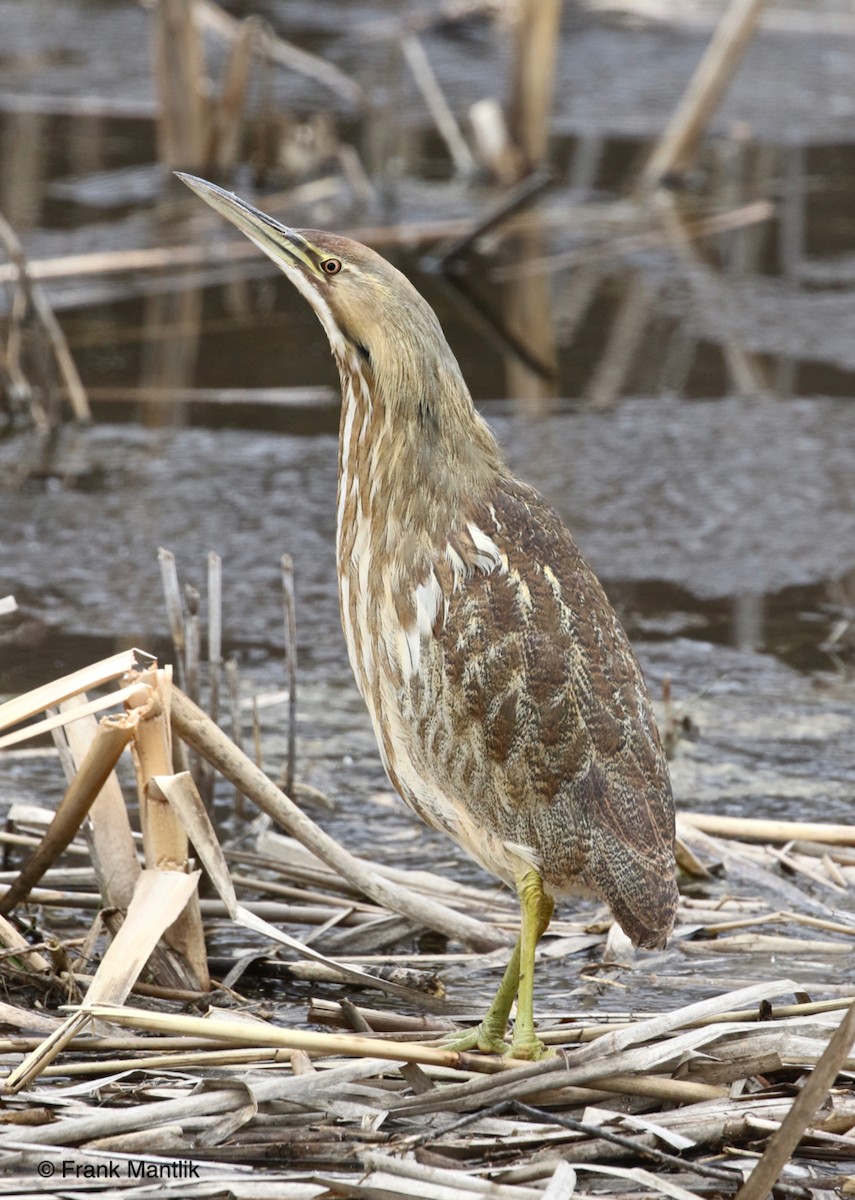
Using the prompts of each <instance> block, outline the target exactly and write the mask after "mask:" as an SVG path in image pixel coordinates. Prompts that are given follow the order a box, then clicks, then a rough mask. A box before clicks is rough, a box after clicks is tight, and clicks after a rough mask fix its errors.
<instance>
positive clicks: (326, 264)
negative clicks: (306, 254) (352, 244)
mask: <svg viewBox="0 0 855 1200" xmlns="http://www.w3.org/2000/svg"><path fill="white" fill-rule="evenodd" d="M321 270H322V271H323V272H324V274H325V275H338V273H339V271H340V270H341V259H338V258H325V259H324V261H323V262H322V263H321Z"/></svg>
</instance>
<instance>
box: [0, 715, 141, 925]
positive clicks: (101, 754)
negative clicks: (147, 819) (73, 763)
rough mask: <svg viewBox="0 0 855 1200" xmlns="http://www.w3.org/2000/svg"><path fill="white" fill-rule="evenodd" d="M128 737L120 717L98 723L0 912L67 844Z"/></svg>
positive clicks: (8, 908) (27, 889)
mask: <svg viewBox="0 0 855 1200" xmlns="http://www.w3.org/2000/svg"><path fill="white" fill-rule="evenodd" d="M131 735H132V730H130V729H128V728H127V727H126V726H125V725H124V723H123V722H122V720H121V718H115V717H114V718H109V717H108V718H105V719H104V720H103V721H101V723H100V724H99V726H98V733H97V736H96V737H95V738H94V739H93V741H92V743H91V745H90V747H89V749H88V751H87V752H86V756H85V758H84V759H83V762H82V763H81V765H80V769H79V770H78V772H77V774H76V775H75V777H74V779H73V781H72V783H71V784H70V785H69V787H68V790H67V791H66V793H65V795H64V796H63V798H62V800H61V801H60V803H59V807H58V808H57V810H56V814H55V816H54V818H53V820H52V821H51V823H50V825H49V826H48V828H47V830H46V831H45V834H44V836H43V838H42V840H41V842H40V843H39V845H38V847H37V848H36V849H35V850H34V851H33V853H32V854H31V855H30V857H29V858H28V859H27V861H26V862H25V863H24V865H23V866H22V867H21V871H20V874H19V875H18V878H17V879H16V880H15V882H14V883H13V884H12V886H11V887H10V888H9V889H8V890H7V892H6V894H5V895H4V896H3V897H2V899H0V913H4V914H5V913H8V912H10V911H11V910H12V909H13V908H14V907H15V905H16V904H18V903H19V902H20V901H21V900H23V899H24V898H25V897H26V896H27V895H28V894H29V892H30V890H31V888H32V887H33V886H34V885H35V884H36V883H38V881H39V880H40V879H41V877H42V875H44V873H45V871H46V870H47V869H48V867H50V866H51V865H52V863H54V862H55V861H56V859H57V858H58V857H59V856H60V854H62V852H63V851H64V850H65V849H66V847H67V846H68V845H69V844H70V842H71V841H72V839H73V838H74V836H75V835H76V833H77V831H78V830H79V829H80V825H81V822H82V821H83V819H84V818H85V816H86V814H87V813H88V812H89V809H90V808H91V806H92V804H93V802H94V801H95V798H96V797H97V795H98V793H99V792H100V791H101V789H102V788H103V786H104V784H105V782H106V781H107V779H108V778H109V776H110V774H111V773H112V771H113V768H114V767H115V765H116V763H117V762H118V760H119V757H120V755H121V753H122V751H123V750H124V748H125V746H126V745H127V744H128V742H129V741H130V739H131Z"/></svg>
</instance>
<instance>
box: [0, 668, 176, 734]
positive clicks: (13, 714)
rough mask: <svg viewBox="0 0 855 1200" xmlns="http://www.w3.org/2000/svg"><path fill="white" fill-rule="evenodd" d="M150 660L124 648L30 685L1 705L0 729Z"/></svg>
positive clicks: (98, 685)
mask: <svg viewBox="0 0 855 1200" xmlns="http://www.w3.org/2000/svg"><path fill="white" fill-rule="evenodd" d="M152 661H153V659H152V657H151V655H150V654H146V653H145V651H144V650H136V649H132V650H123V651H122V652H121V653H120V654H113V655H112V656H111V657H110V658H104V659H101V660H100V661H99V662H96V663H92V664H91V665H90V666H88V667H82V668H81V669H80V670H79V671H73V672H72V673H71V674H70V675H63V676H62V677H61V678H60V679H54V680H52V681H51V682H50V683H46V684H43V685H42V686H41V687H37V688H33V690H32V691H30V692H25V693H24V695H23V696H16V697H15V698H14V699H13V700H7V701H6V703H5V704H0V729H8V728H9V726H10V725H17V724H18V723H19V722H20V721H26V720H27V719H28V718H29V717H34V716H35V715H36V713H40V712H43V711H44V710H45V709H46V708H50V707H51V705H55V704H59V703H60V702H61V701H62V700H67V699H68V698H69V696H76V695H77V693H78V692H85V691H88V690H89V689H91V688H93V687H100V686H101V684H104V683H110V682H111V681H112V680H114V679H118V678H119V676H121V675H124V674H126V672H128V671H132V670H134V669H135V668H138V667H140V666H141V664H143V663H145V664H147V663H150V662H152ZM29 734H30V731H29V730H27V736H29ZM15 736H16V737H17V735H15ZM18 740H20V739H18ZM5 744H8V743H7V742H5V741H0V746H2V745H5Z"/></svg>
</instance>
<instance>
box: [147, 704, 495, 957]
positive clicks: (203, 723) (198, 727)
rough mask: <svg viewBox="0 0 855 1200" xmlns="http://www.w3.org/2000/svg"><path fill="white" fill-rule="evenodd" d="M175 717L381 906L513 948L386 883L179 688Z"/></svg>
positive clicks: (183, 731)
mask: <svg viewBox="0 0 855 1200" xmlns="http://www.w3.org/2000/svg"><path fill="white" fill-rule="evenodd" d="M171 717H172V725H173V728H174V730H175V732H176V733H177V734H178V735H179V737H181V738H183V739H184V740H185V741H186V742H187V743H188V744H189V745H190V746H192V748H193V749H194V750H196V751H197V752H198V753H199V754H201V755H202V757H203V758H206V759H207V760H208V761H209V762H210V763H211V764H212V765H213V766H215V767H216V768H217V770H218V771H220V772H221V773H222V774H223V775H224V776H225V777H226V779H228V780H230V781H231V782H232V783H233V784H234V785H235V786H236V787H239V788H240V790H241V791H242V792H244V793H245V794H246V795H247V796H249V797H250V798H251V799H252V800H253V801H254V803H255V804H257V805H258V807H259V808H260V809H261V810H262V811H263V812H266V813H267V814H268V815H269V816H270V817H272V818H273V820H274V821H276V822H277V823H278V824H279V825H280V826H282V828H284V829H286V830H287V831H288V832H289V833H290V834H292V836H293V837H295V838H297V839H298V841H300V842H301V843H302V844H303V845H304V846H305V847H306V848H307V849H309V850H311V851H312V852H313V853H314V854H316V855H317V856H318V858H320V859H321V860H322V861H323V862H325V863H326V864H327V866H329V867H331V868H332V869H333V870H334V871H337V872H338V873H339V874H340V875H342V876H343V877H344V878H345V879H347V880H349V881H350V882H351V883H353V884H354V885H355V886H356V887H358V888H359V889H360V891H362V892H364V893H365V894H366V895H367V896H369V897H370V898H371V899H372V900H374V901H376V902H377V903H378V904H381V905H383V906H384V907H385V908H388V909H391V910H392V911H393V912H397V913H400V914H401V915H402V916H406V917H411V918H412V919H414V920H416V921H418V922H420V923H421V924H424V925H427V926H428V927H429V928H432V929H436V930H438V931H439V932H441V933H444V934H446V935H447V936H448V937H453V938H456V939H457V940H459V941H462V942H464V943H466V944H468V945H469V946H471V947H472V948H473V949H475V950H481V951H484V950H496V949H498V948H499V947H501V946H509V945H511V944H512V942H513V938H512V937H511V935H510V934H508V933H505V932H504V931H503V930H500V929H496V928H491V927H490V926H489V925H485V924H484V923H483V922H481V921H477V920H475V919H473V918H472V917H469V916H466V915H464V914H462V913H456V912H453V911H452V910H451V909H449V908H447V907H446V906H445V905H443V904H439V903H437V902H436V901H435V900H432V899H430V898H428V897H424V896H417V895H416V894H415V893H413V892H411V891H410V890H409V889H407V888H403V887H400V886H399V885H396V884H392V883H390V882H389V881H388V880H385V879H381V878H380V877H379V876H378V875H377V874H376V873H375V872H374V871H373V870H372V869H371V868H370V867H369V866H368V864H367V863H365V862H363V861H362V860H360V859H358V858H355V857H354V856H353V855H352V854H350V853H349V852H348V851H347V850H345V849H344V848H343V847H342V846H340V845H339V844H338V843H337V842H336V841H335V840H334V839H333V838H331V837H330V836H329V834H327V833H325V832H324V831H323V830H322V829H320V828H319V826H317V825H316V824H315V823H314V821H312V820H311V819H310V818H309V817H307V816H306V814H305V813H303V812H302V811H301V810H300V809H299V808H298V807H297V805H296V804H294V802H293V800H291V799H289V797H288V796H286V795H285V793H284V792H282V791H280V789H279V788H278V787H277V786H276V784H275V783H273V782H272V780H270V779H268V777H267V776H266V775H265V774H264V772H263V771H261V770H260V769H259V768H258V767H256V766H255V764H254V763H253V762H251V761H250V759H249V758H247V756H246V755H245V754H243V753H242V752H241V751H240V750H238V748H237V747H236V746H235V745H234V744H233V743H232V742H231V741H230V740H229V739H228V737H226V735H225V734H224V733H223V732H222V730H220V729H219V728H218V727H217V726H216V725H215V724H214V723H213V721H211V720H210V719H209V718H208V717H207V716H206V715H205V713H204V712H202V710H201V709H200V708H198V706H197V705H195V704H194V703H193V702H192V701H191V700H190V699H189V698H188V697H187V696H185V695H184V694H183V693H182V692H181V691H179V690H178V689H177V688H173V689H172V695H171Z"/></svg>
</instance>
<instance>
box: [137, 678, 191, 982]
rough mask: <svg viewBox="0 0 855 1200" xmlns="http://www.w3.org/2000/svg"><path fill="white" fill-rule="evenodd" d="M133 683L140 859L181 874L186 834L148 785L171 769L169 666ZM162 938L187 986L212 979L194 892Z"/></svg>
mask: <svg viewBox="0 0 855 1200" xmlns="http://www.w3.org/2000/svg"><path fill="white" fill-rule="evenodd" d="M137 681H138V682H139V683H140V684H144V685H146V686H145V687H144V688H141V689H140V691H139V693H137V694H136V695H135V696H132V697H131V699H130V700H129V701H128V713H127V721H128V725H129V726H130V728H131V729H132V731H133V738H134V740H133V746H132V751H133V759H134V767H135V769H136V775H137V789H138V793H139V803H140V823H141V825H142V835H143V848H144V850H145V860H146V863H147V864H148V866H150V867H154V868H156V869H158V870H166V871H178V872H186V871H188V870H189V869H190V864H189V857H188V856H189V842H188V838H187V832H186V830H185V829H184V826H183V825H182V823H181V820H180V819H179V817H178V815H177V814H176V813H175V812H174V810H173V809H172V807H171V806H170V805H169V804H168V803H167V802H166V801H165V799H164V798H163V796H162V794H161V792H160V790H159V789H158V788H157V787H156V786H153V785H152V780H153V778H154V776H156V775H169V774H171V773H172V727H171V724H170V721H169V710H170V704H171V692H172V686H171V685H172V669H171V668H167V669H165V670H157V669H155V668H151V669H150V670H148V671H145V672H143V673H142V674H140V675H139V676H137ZM165 941H166V942H167V944H168V945H170V946H171V947H172V948H173V949H174V950H175V951H176V952H177V953H178V954H179V955H180V956H181V958H182V959H183V961H184V963H186V965H187V968H188V970H189V972H190V975H189V980H188V986H189V987H190V988H197V989H199V990H201V991H206V990H207V989H208V988H209V987H210V986H211V980H210V976H209V974H208V956H207V951H206V949H205V932H204V929H203V926H202V915H201V912H200V910H199V898H198V896H193V897H192V899H191V900H190V901H189V902H188V904H187V907H186V909H185V910H184V911H183V912H182V913H181V914H180V916H179V917H178V920H177V921H176V923H175V925H174V927H172V928H171V929H169V930H168V931H167V933H166V936H165Z"/></svg>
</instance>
